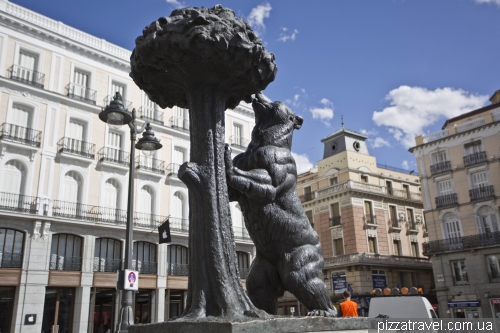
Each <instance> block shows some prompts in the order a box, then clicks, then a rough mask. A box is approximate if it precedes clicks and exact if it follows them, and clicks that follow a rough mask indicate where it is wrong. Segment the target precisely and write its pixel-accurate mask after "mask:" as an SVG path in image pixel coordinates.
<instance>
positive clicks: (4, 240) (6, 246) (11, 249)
mask: <svg viewBox="0 0 500 333" xmlns="http://www.w3.org/2000/svg"><path fill="white" fill-rule="evenodd" d="M23 245H24V233H23V232H21V231H17V230H13V229H6V228H0V267H1V268H21V266H22V262H23Z"/></svg>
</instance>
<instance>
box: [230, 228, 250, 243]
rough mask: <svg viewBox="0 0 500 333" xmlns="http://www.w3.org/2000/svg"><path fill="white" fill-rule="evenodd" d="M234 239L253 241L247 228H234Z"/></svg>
mask: <svg viewBox="0 0 500 333" xmlns="http://www.w3.org/2000/svg"><path fill="white" fill-rule="evenodd" d="M233 231H234V238H236V239H243V240H251V238H250V235H249V234H248V231H247V228H245V227H234V226H233Z"/></svg>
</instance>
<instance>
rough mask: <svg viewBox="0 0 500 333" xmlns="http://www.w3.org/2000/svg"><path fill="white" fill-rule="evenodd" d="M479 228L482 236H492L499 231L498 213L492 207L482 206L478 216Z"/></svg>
mask: <svg viewBox="0 0 500 333" xmlns="http://www.w3.org/2000/svg"><path fill="white" fill-rule="evenodd" d="M476 223H477V228H478V231H479V233H480V234H482V235H491V234H492V233H493V232H497V231H498V230H499V227H498V219H497V215H496V212H495V210H494V209H493V208H491V207H490V206H482V207H481V208H479V210H478V216H476Z"/></svg>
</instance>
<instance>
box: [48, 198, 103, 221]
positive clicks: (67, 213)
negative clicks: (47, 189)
mask: <svg viewBox="0 0 500 333" xmlns="http://www.w3.org/2000/svg"><path fill="white" fill-rule="evenodd" d="M94 207H95V206H87V205H84V204H81V203H78V202H68V201H61V200H54V205H53V206H52V215H53V216H58V217H64V218H68V219H77V220H87V219H88V220H92V217H93V215H92V214H89V213H90V212H91V210H92V208H94Z"/></svg>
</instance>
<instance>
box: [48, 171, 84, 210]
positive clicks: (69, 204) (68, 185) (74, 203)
mask: <svg viewBox="0 0 500 333" xmlns="http://www.w3.org/2000/svg"><path fill="white" fill-rule="evenodd" d="M82 185H83V182H82V177H81V176H80V174H78V172H76V171H68V172H67V173H66V174H65V175H64V177H63V179H62V189H61V200H60V201H59V202H57V203H55V204H54V215H55V216H67V217H73V218H80V217H82V216H85V214H86V211H85V207H83V206H82Z"/></svg>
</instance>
